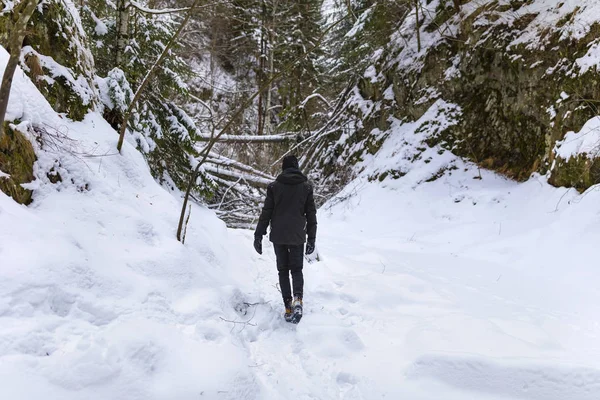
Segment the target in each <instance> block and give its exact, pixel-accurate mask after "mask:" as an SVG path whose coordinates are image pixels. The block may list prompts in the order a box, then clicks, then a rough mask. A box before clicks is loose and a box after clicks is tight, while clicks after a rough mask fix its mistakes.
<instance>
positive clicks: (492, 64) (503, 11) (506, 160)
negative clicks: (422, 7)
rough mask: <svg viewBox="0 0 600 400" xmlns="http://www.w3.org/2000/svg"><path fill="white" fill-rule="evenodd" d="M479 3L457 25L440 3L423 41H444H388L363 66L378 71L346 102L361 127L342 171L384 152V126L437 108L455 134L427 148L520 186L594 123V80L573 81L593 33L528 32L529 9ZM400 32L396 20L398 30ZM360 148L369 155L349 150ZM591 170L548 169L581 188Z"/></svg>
mask: <svg viewBox="0 0 600 400" xmlns="http://www.w3.org/2000/svg"><path fill="white" fill-rule="evenodd" d="M484 3H485V4H481V5H480V6H478V8H477V9H475V10H474V11H472V12H470V14H468V15H463V16H462V17H461V19H460V21H458V20H457V19H454V17H455V16H456V14H455V11H454V10H453V8H452V7H451V4H450V2H446V3H443V2H441V3H440V6H439V7H438V10H437V14H436V15H435V16H433V17H432V18H429V19H427V24H428V25H427V26H425V27H424V31H425V32H429V33H432V34H435V33H436V32H445V33H444V37H439V38H438V39H437V41H436V44H435V45H434V46H432V47H429V48H427V49H426V51H423V52H418V53H415V52H414V50H415V49H412V50H411V47H410V46H409V45H408V41H409V40H413V39H414V38H413V39H411V38H409V39H406V38H404V39H405V40H394V39H393V36H391V37H390V40H389V44H384V45H382V51H381V52H380V54H381V56H379V57H378V58H377V57H374V58H375V61H372V64H371V65H370V66H369V68H371V69H372V68H374V69H375V70H374V71H372V70H371V71H370V72H369V73H368V74H365V75H368V76H369V77H374V78H373V79H370V78H366V77H361V78H359V80H358V85H357V89H358V93H357V95H355V97H356V98H357V101H350V102H349V104H350V107H349V109H348V111H347V115H348V119H349V120H353V119H359V120H360V124H357V125H356V128H357V129H356V132H353V133H352V136H353V137H352V138H351V139H350V140H347V141H346V142H345V143H344V144H343V147H344V148H342V149H340V150H339V151H338V154H340V155H341V157H342V158H343V159H344V161H346V162H349V163H350V164H354V163H356V162H358V161H360V160H361V157H362V155H363V154H365V153H367V152H368V153H372V152H373V150H376V149H377V148H378V146H379V145H380V144H381V141H380V140H379V139H380V138H381V135H380V134H379V133H378V132H385V131H386V130H387V129H388V127H389V126H390V122H391V120H390V118H389V117H390V116H392V117H394V118H396V119H397V120H402V121H416V120H418V119H420V118H421V117H422V116H423V115H424V114H425V112H427V110H428V109H429V108H430V107H431V106H432V105H433V104H434V103H435V102H436V101H437V100H439V99H443V100H444V101H446V102H448V103H452V104H455V105H457V106H458V107H459V108H460V109H461V111H462V113H461V116H460V119H459V122H458V123H457V124H455V125H452V126H450V127H448V128H446V129H445V130H443V131H440V132H438V134H436V135H435V136H434V137H432V138H431V139H430V140H428V141H427V145H428V146H431V147H433V146H437V145H440V146H442V147H444V148H445V149H447V150H451V151H452V152H454V153H455V154H457V155H459V156H461V157H464V158H467V159H470V160H471V161H473V162H475V163H477V164H478V165H480V166H482V167H485V168H489V169H493V170H495V171H497V172H500V173H502V174H505V175H506V176H508V177H510V178H513V179H517V180H525V179H528V178H529V177H530V176H531V173H533V172H540V173H545V172H547V170H548V168H549V167H550V165H552V164H553V162H554V157H555V155H554V153H553V149H554V147H555V143H556V142H557V141H559V140H562V138H563V137H564V134H565V133H566V132H568V131H578V130H579V129H580V128H581V127H582V126H583V125H584V124H585V123H586V122H587V121H588V120H589V119H590V118H592V117H594V116H595V115H597V114H598V110H597V105H596V103H597V102H598V101H600V75H599V74H598V70H597V69H596V68H590V69H589V70H587V71H580V70H579V67H578V66H577V63H576V60H578V59H581V58H582V57H584V56H585V55H586V53H587V52H588V50H589V48H590V46H591V45H593V44H594V43H596V42H597V40H598V37H599V36H600V24H598V23H596V24H593V25H591V26H587V27H586V30H585V32H586V33H585V34H583V33H581V34H579V35H565V34H564V33H561V32H560V31H559V30H558V29H556V28H547V29H546V30H540V29H539V27H537V26H535V27H534V26H533V25H534V21H536V18H537V15H538V14H536V13H532V12H530V11H527V10H530V9H529V8H526V6H527V5H528V4H531V2H530V1H514V2H511V4H510V6H507V5H504V6H503V5H501V4H500V3H499V2H484ZM508 17H510V18H508ZM379 18H384V17H381V16H380V17H379ZM569 18H571V19H573V18H574V17H573V16H570V17H569ZM448 21H450V22H448ZM447 23H450V24H452V25H451V27H449V26H447V25H446V24H447ZM562 23H563V24H566V23H569V24H574V23H576V22H573V21H570V20H568V21H567V20H566V21H563V22H562ZM401 24H402V20H400V22H399V23H398V25H396V28H398V27H399V26H401ZM411 32H412V30H411ZM527 32H529V33H531V32H535V35H538V42H539V43H543V45H539V46H538V45H531V43H525V42H520V41H519V40H518V39H519V38H521V37H522V36H523V35H524V33H527ZM582 32H583V31H582ZM395 34H396V35H398V34H399V32H396V33H395ZM408 34H409V33H407V35H408ZM423 35H424V36H426V35H425V34H424V33H423ZM380 43H381V42H380ZM413 45H414V43H413ZM405 49H409V50H406V51H405ZM413 54H418V56H414V59H413V58H411V60H412V61H411V62H407V61H406V60H405V59H404V58H403V57H413ZM390 92H392V93H393V97H394V99H393V101H390ZM354 103H356V104H358V105H359V107H361V105H362V107H363V108H364V104H368V105H369V107H370V110H368V111H367V112H361V111H357V110H356V108H357V107H353V106H352V105H353V104H354ZM375 128H377V129H375ZM373 136H375V137H373ZM334 140H337V138H334ZM359 142H362V143H365V144H366V143H372V144H374V146H368V147H366V146H356V143H359ZM350 148H353V149H354V153H352V154H350V152H349V151H348V150H347V149H350ZM365 149H366V150H365ZM595 163H596V162H595V161H586V160H584V159H583V158H582V159H580V160H579V159H578V160H570V161H568V162H567V161H566V160H558V162H556V163H554V165H555V168H557V169H558V170H560V169H562V168H566V170H565V171H564V174H562V173H559V172H557V173H556V174H558V175H556V174H555V175H554V179H553V180H552V182H553V183H555V184H566V185H574V186H576V187H578V188H584V187H585V185H588V184H590V183H591V182H595V181H596V180H595V178H594V173H593V170H594V168H595V167H594V165H595ZM585 168H587V169H589V171H590V172H591V175H590V176H589V177H588V178H584V179H583V180H581V179H579V178H577V179H575V178H574V177H573V176H572V173H573V169H585ZM563 175H565V177H564V179H563V178H562V176H563ZM584 175H585V173H584ZM566 176H569V178H566ZM559 182H560V183H559Z"/></svg>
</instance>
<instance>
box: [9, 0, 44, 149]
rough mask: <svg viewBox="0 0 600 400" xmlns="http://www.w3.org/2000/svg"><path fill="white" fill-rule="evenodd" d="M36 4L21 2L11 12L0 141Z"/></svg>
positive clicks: (32, 0)
mask: <svg viewBox="0 0 600 400" xmlns="http://www.w3.org/2000/svg"><path fill="white" fill-rule="evenodd" d="M38 3H39V0H22V1H21V2H20V3H19V4H18V5H17V7H16V8H15V9H14V11H13V13H14V14H13V21H14V22H15V24H14V27H13V30H12V32H11V33H10V37H9V38H8V51H9V53H10V57H9V59H8V63H7V64H6V69H5V70H4V75H3V76H2V86H0V139H2V137H3V136H4V118H5V117H6V109H7V108H8V100H9V98H10V89H11V87H12V82H13V77H14V75H15V71H16V70H17V66H18V65H19V58H20V56H21V48H22V47H23V39H25V34H26V32H27V24H28V23H29V19H30V18H31V16H32V15H33V13H34V11H35V8H36V6H37V5H38Z"/></svg>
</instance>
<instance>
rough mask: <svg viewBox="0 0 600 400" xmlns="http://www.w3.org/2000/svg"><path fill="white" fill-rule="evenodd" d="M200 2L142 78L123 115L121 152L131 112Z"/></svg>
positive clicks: (120, 134)
mask: <svg viewBox="0 0 600 400" xmlns="http://www.w3.org/2000/svg"><path fill="white" fill-rule="evenodd" d="M199 2H200V0H195V1H194V4H192V6H191V7H190V9H189V10H188V12H187V14H186V16H185V18H184V20H183V22H181V25H179V28H178V29H177V32H175V34H174V35H173V37H172V38H171V40H170V41H169V43H167V45H166V46H165V48H164V50H163V52H162V53H161V55H160V57H158V60H156V62H155V63H154V64H153V65H152V67H150V70H149V71H148V73H147V74H146V76H145V77H144V79H143V80H142V83H141V84H140V87H139V88H138V89H137V90H136V92H135V94H134V95H133V100H131V104H129V107H127V111H126V112H125V116H124V117H123V123H122V124H121V129H120V132H119V142H118V143H117V150H118V151H119V153H120V152H121V148H122V147H123V140H124V139H125V131H126V130H127V123H128V122H129V119H130V118H131V114H132V113H133V109H134V108H135V105H136V103H137V102H138V100H139V99H140V97H141V96H142V92H143V91H144V89H145V88H146V86H147V85H148V83H149V82H150V78H151V77H152V75H153V74H154V71H156V68H157V67H158V66H159V65H160V64H161V63H162V62H163V60H164V59H165V58H166V57H167V54H169V50H171V47H173V45H174V44H175V42H176V41H177V38H178V37H179V35H180V34H181V32H182V31H183V28H185V26H186V25H187V23H188V21H189V20H190V17H191V16H192V13H193V12H194V9H195V8H196V6H197V5H198V3H199Z"/></svg>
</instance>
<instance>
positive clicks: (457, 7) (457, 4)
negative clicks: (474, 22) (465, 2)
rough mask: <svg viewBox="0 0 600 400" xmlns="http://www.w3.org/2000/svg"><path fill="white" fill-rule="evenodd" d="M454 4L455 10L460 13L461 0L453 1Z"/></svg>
mask: <svg viewBox="0 0 600 400" xmlns="http://www.w3.org/2000/svg"><path fill="white" fill-rule="evenodd" d="M452 3H454V10H455V11H456V13H457V14H458V13H459V12H460V0H452Z"/></svg>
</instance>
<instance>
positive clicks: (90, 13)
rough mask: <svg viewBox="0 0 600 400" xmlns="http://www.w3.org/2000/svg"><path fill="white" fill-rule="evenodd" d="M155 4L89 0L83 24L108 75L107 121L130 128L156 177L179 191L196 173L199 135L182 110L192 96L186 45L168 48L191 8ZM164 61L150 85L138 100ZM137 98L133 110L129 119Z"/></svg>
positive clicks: (104, 84)
mask: <svg viewBox="0 0 600 400" xmlns="http://www.w3.org/2000/svg"><path fill="white" fill-rule="evenodd" d="M152 3H154V4H150V3H142V2H134V1H128V0H119V1H118V2H116V3H111V2H105V1H103V0H89V1H87V3H86V4H85V6H84V8H83V12H84V21H85V26H86V29H87V31H88V33H89V35H90V36H91V37H92V39H93V43H94V46H93V51H94V55H95V58H96V61H97V68H98V74H99V75H101V76H105V77H106V78H104V79H100V86H101V90H102V91H103V99H104V105H105V108H104V116H105V118H106V119H107V120H108V121H109V122H110V123H111V124H112V125H113V127H115V129H117V130H118V129H120V128H121V127H122V126H124V125H123V124H127V129H128V131H129V132H130V134H131V135H132V136H133V137H134V138H135V140H136V142H137V145H138V147H139V148H140V149H141V150H142V151H143V152H144V153H145V154H146V155H147V157H148V160H149V163H150V167H151V170H152V172H153V174H154V176H155V177H156V178H157V179H158V180H159V181H160V182H161V183H163V184H166V185H168V186H170V187H171V188H172V189H175V187H183V183H184V182H185V181H186V177H187V175H188V173H189V171H190V170H191V164H190V163H191V161H190V160H191V158H193V157H195V156H196V154H197V151H196V149H195V146H194V144H195V142H196V139H195V138H196V137H197V136H198V135H199V132H197V127H196V125H195V123H194V121H193V120H192V119H191V118H190V117H189V116H188V115H187V113H186V112H185V111H184V109H183V108H182V106H181V105H182V104H184V103H185V102H186V99H187V96H188V93H189V88H188V85H187V83H186V82H187V81H188V80H189V79H190V77H191V76H192V71H191V69H190V66H189V65H188V63H187V62H186V61H185V60H184V59H183V58H182V57H181V56H180V55H179V52H180V51H181V46H182V44H181V42H180V41H179V40H175V41H174V43H173V44H172V46H171V47H170V48H169V49H166V48H167V46H168V45H169V42H170V41H171V40H172V39H173V37H174V35H175V33H176V31H177V29H178V27H179V26H180V20H179V16H180V14H181V13H184V12H186V11H187V8H181V7H179V8H177V9H173V8H169V7H164V8H158V7H159V6H160V5H159V4H156V2H152ZM155 7H156V8H155ZM165 50H166V52H165ZM163 52H165V54H164V55H163ZM161 55H162V59H161ZM159 59H161V61H160V64H159V65H157V66H156V68H155V70H153V73H152V75H151V76H150V77H149V81H146V82H147V83H148V84H147V86H146V87H145V88H143V90H142V91H140V92H139V97H138V98H135V96H134V93H136V92H138V89H140V86H141V85H142V84H143V82H144V78H145V77H146V75H147V73H148V71H149V70H150V68H151V67H152V66H153V65H154V64H155V63H156V62H157V61H158V60H159ZM134 100H135V103H136V104H135V108H134V112H133V114H132V117H131V118H127V121H126V120H125V117H126V114H127V110H128V108H129V106H130V105H131V102H133V101H134ZM198 190H201V191H202V190H204V189H202V188H200V187H198Z"/></svg>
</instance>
